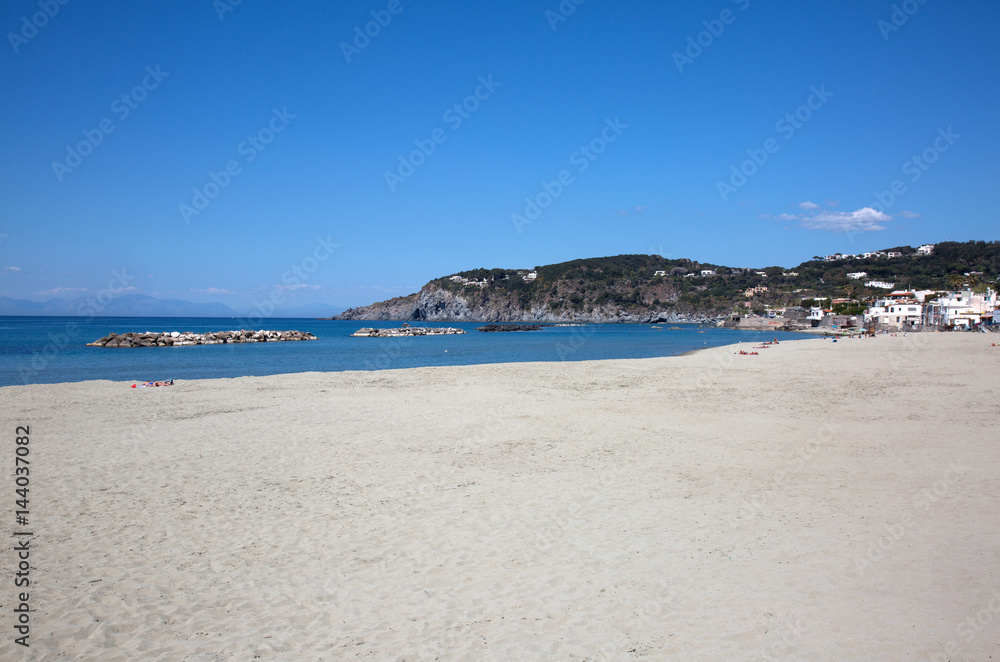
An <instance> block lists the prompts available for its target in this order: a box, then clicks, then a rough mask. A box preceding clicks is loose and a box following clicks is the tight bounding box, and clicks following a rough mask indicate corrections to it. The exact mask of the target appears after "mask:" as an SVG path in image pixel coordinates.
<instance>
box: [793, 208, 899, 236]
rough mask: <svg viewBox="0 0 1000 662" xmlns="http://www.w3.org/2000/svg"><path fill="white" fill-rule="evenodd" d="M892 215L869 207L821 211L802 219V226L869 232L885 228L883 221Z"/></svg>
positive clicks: (810, 228) (812, 228)
mask: <svg viewBox="0 0 1000 662" xmlns="http://www.w3.org/2000/svg"><path fill="white" fill-rule="evenodd" d="M890 220H892V217H891V216H889V215H887V214H884V213H882V212H880V211H876V210H874V209H872V208H871V207H862V208H861V209H858V210H857V211H852V212H844V211H822V212H819V213H818V214H813V215H811V216H806V217H804V218H803V219H802V227H804V228H806V229H808V230H831V231H833V232H869V231H876V230H885V226H884V225H879V223H883V222H885V221H890Z"/></svg>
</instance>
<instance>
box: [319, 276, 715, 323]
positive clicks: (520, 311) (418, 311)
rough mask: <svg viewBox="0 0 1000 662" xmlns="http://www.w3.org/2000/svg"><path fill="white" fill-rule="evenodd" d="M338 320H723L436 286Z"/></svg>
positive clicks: (708, 315) (347, 313)
mask: <svg viewBox="0 0 1000 662" xmlns="http://www.w3.org/2000/svg"><path fill="white" fill-rule="evenodd" d="M333 319H338V320H373V321H393V322H411V321H428V322H556V323H558V322H592V323H614V322H631V323H639V324H655V323H661V322H662V323H684V322H697V323H711V322H715V321H717V320H718V319H720V316H719V315H718V314H712V313H697V312H691V313H681V312H675V311H669V310H662V309H660V310H657V309H655V307H654V308H652V309H649V310H624V309H621V308H618V307H616V306H597V307H594V308H593V309H591V310H589V311H578V312H577V311H569V310H561V311H553V310H552V309H551V308H550V307H549V306H548V305H547V304H546V303H541V304H535V305H531V306H529V307H528V308H522V307H521V306H520V305H519V304H518V303H517V301H516V300H513V299H512V298H510V297H497V296H482V295H480V296H474V297H466V296H464V295H463V294H462V293H455V292H450V291H448V290H446V289H443V288H441V287H437V286H435V284H434V283H431V284H428V285H426V286H425V287H424V288H423V289H422V290H421V291H420V292H417V293H415V294H411V295H409V296H405V297H398V298H396V299H390V300H389V301H385V302H382V303H376V304H372V305H370V306H363V307H361V308H351V309H349V310H346V311H344V312H343V313H341V314H340V315H337V316H336V317H334V318H333Z"/></svg>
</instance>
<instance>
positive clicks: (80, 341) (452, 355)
mask: <svg viewBox="0 0 1000 662" xmlns="http://www.w3.org/2000/svg"><path fill="white" fill-rule="evenodd" d="M241 321H242V322H243V323H242V324H241V323H240V322H241ZM411 324H412V325H413V326H438V327H448V326H450V327H457V328H460V329H464V330H465V331H466V333H465V334H464V335H442V336H424V337H407V338H352V337H351V334H352V333H354V332H355V331H357V330H358V329H360V328H362V327H379V328H396V327H399V326H400V323H399V322H354V321H335V320H317V319H302V318H294V319H282V318H272V319H266V320H264V321H263V322H257V324H256V325H254V328H255V329H271V330H282V331H290V330H296V331H308V332H310V333H312V334H313V335H315V336H316V337H317V338H318V340H310V341H302V342H267V343H245V344H223V345H193V346H182V347H137V348H121V349H119V348H105V347H87V343H89V342H93V341H95V340H97V339H98V338H101V337H103V336H106V335H108V334H110V333H112V332H115V333H127V332H129V331H134V332H143V331H154V332H162V331H180V332H183V331H192V332H199V333H205V332H210V331H231V330H236V329H242V328H250V327H249V326H247V324H246V322H245V320H241V319H239V318H226V317H95V318H90V319H88V318H86V317H0V386H11V385H18V384H53V383H61V382H79V381H86V380H91V379H107V380H112V381H122V382H124V381H155V380H169V379H174V380H184V379H210V378H232V377H244V376H251V375H253V376H259V375H276V374H285V373H296V372H311V371H318V372H338V371H343V370H391V369H395V368H416V367H427V366H449V365H474V364H489V363H516V362H524V361H590V360H595V359H638V358H651V357H662V356H676V355H679V354H683V353H684V352H688V351H691V350H695V349H703V348H707V347H717V346H720V345H728V344H732V343H737V342H758V341H762V340H771V339H773V338H778V339H779V340H786V339H796V338H811V337H815V336H811V335H808V334H801V333H784V332H780V331H762V332H757V331H737V330H735V329H721V328H715V327H703V326H700V325H697V324H657V325H649V324H587V325H583V326H545V327H543V328H542V330H541V331H518V332H503V333H483V332H479V331H477V330H476V328H477V327H479V326H482V324H479V323H435V322H411Z"/></svg>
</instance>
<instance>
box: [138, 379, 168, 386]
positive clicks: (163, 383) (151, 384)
mask: <svg viewBox="0 0 1000 662" xmlns="http://www.w3.org/2000/svg"><path fill="white" fill-rule="evenodd" d="M173 385H174V380H172V379H171V380H169V381H166V382H143V383H142V384H138V385H136V384H132V388H145V387H147V386H173Z"/></svg>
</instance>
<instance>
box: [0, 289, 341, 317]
mask: <svg viewBox="0 0 1000 662" xmlns="http://www.w3.org/2000/svg"><path fill="white" fill-rule="evenodd" d="M91 310H92V308H91V307H90V306H89V305H88V304H87V298H86V297H83V298H78V299H48V300H47V301H30V300H28V299H11V298H9V297H0V315H25V316H73V315H81V314H83V315H90V314H91V312H90V311H91ZM249 312H250V311H239V310H236V309H234V308H231V307H229V306H227V305H226V304H224V303H219V302H213V303H195V302H193V301H184V300H181V299H158V298H156V297H152V296H149V295H146V294H123V295H120V296H116V297H114V298H113V299H111V301H109V302H108V303H107V305H105V306H104V307H103V308H102V309H101V311H100V312H99V313H98V316H99V317H234V318H239V317H246V316H247V315H248V314H249ZM329 315H330V308H329V307H328V306H324V305H322V304H309V305H303V306H295V307H288V308H281V309H278V310H276V311H275V312H274V314H273V315H270V317H304V318H316V317H322V316H329Z"/></svg>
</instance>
